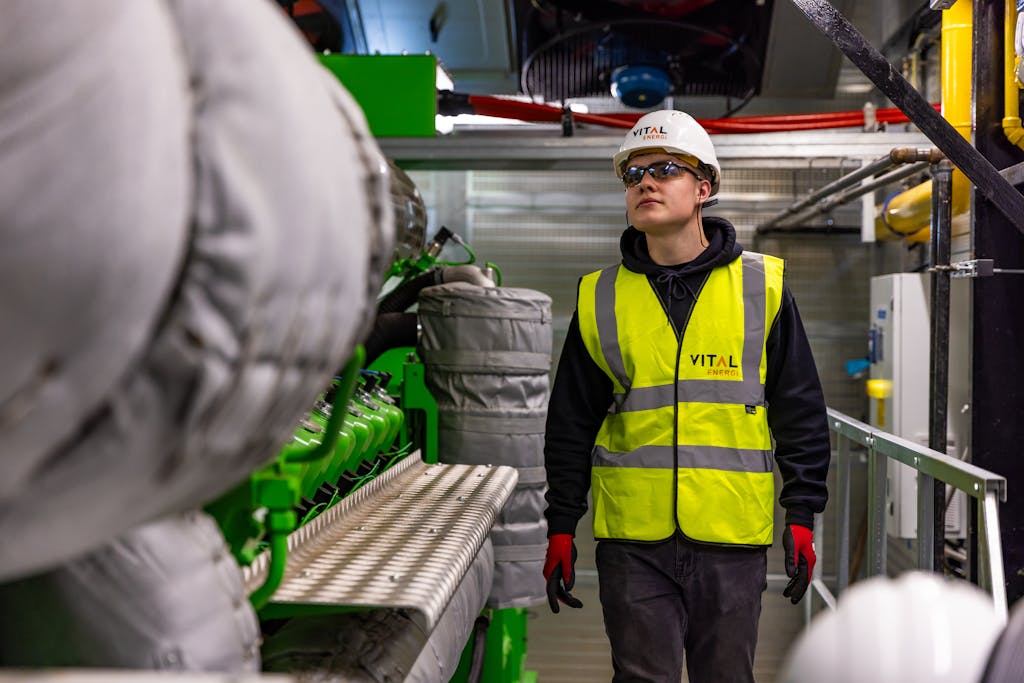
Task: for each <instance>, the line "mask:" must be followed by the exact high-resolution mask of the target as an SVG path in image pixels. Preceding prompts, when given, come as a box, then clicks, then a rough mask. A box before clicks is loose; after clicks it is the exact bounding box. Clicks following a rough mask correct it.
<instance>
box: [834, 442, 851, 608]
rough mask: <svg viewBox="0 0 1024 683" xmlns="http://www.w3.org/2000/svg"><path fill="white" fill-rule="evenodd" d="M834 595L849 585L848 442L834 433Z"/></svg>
mask: <svg viewBox="0 0 1024 683" xmlns="http://www.w3.org/2000/svg"><path fill="white" fill-rule="evenodd" d="M836 441H837V442H838V443H837V446H838V447H839V448H838V454H837V456H836V489H837V491H836V494H837V500H836V504H837V506H838V508H839V510H838V511H837V513H836V516H837V517H838V519H837V524H836V527H837V528H836V532H837V533H836V595H839V594H840V593H842V592H843V591H844V590H846V587H847V586H848V585H849V584H850V440H849V439H847V438H846V437H845V436H843V435H842V434H840V433H839V432H836Z"/></svg>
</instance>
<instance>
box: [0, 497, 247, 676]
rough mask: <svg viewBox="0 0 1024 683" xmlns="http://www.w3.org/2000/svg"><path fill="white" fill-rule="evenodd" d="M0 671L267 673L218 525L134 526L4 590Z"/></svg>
mask: <svg viewBox="0 0 1024 683" xmlns="http://www.w3.org/2000/svg"><path fill="white" fill-rule="evenodd" d="M0 614H2V615H3V618H2V619H0V666H3V667H40V666H47V667H90V668H91V667H106V668H128V669H166V670H182V671H222V672H231V673H252V672H257V671H259V670H260V658H259V644H260V628H259V623H258V622H257V619H256V613H255V612H254V611H253V609H252V606H251V605H250V604H249V601H248V600H247V599H246V596H245V590H244V586H243V585H242V575H241V571H240V570H239V568H238V564H237V563H236V562H235V560H234V558H232V557H231V555H230V553H229V552H228V549H227V546H226V544H225V542H224V538H223V537H222V536H221V534H220V530H219V529H218V528H217V525H216V524H215V523H214V521H213V520H212V519H211V518H210V517H209V516H208V515H206V514H205V513H199V512H192V513H184V514H179V515H174V516H172V517H168V518H166V519H162V520H159V521H156V522H151V523H149V524H146V525H143V526H141V527H138V528H136V529H132V530H131V531H129V532H128V533H126V534H124V535H123V536H121V537H120V538H118V539H117V540H115V541H113V542H111V543H108V544H107V545H104V546H102V547H100V548H97V549H95V550H93V551H91V552H89V553H87V554H86V555H83V556H81V557H76V558H75V559H73V560H71V561H70V562H67V563H66V564H64V565H63V566H61V567H60V568H58V569H55V570H51V571H48V572H44V573H42V574H38V575H35V576H32V577H29V578H25V579H19V580H16V581H13V582H11V583H8V584H0Z"/></svg>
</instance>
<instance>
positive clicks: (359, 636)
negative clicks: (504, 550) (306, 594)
mask: <svg viewBox="0 0 1024 683" xmlns="http://www.w3.org/2000/svg"><path fill="white" fill-rule="evenodd" d="M493 573H494V553H493V550H492V546H491V543H490V541H489V540H487V539H484V543H483V545H482V546H480V550H479V551H478V552H477V554H476V557H475V558H474V559H473V561H472V563H471V564H470V566H469V570H468V571H467V572H466V574H465V575H464V576H463V577H462V581H460V582H459V586H458V588H457V589H456V590H455V594H454V595H453V596H452V599H451V600H450V601H449V603H448V606H447V607H446V608H445V610H444V612H443V613H442V614H441V617H440V619H439V620H438V622H437V625H436V626H434V629H433V630H432V631H431V632H430V633H424V632H423V630H422V629H421V628H420V627H419V626H417V625H416V621H415V620H414V619H412V618H411V617H410V615H409V613H408V611H407V610H391V609H377V610H367V611H361V612H351V613H348V614H332V615H324V616H309V617H297V618H295V619H292V620H290V621H289V622H288V623H287V624H285V625H284V626H283V627H281V628H280V629H279V630H278V631H276V632H275V633H274V634H273V635H270V636H268V637H267V639H266V641H265V642H264V644H263V662H264V667H265V669H266V670H267V671H270V672H289V673H295V674H298V675H299V677H300V680H302V681H303V682H304V683H314V682H321V681H322V682H323V683H327V682H328V681H331V682H333V681H349V682H351V683H356V682H359V683H371V682H372V683H393V682H397V681H405V682H406V683H437V681H447V680H450V679H451V677H452V675H453V674H454V673H455V669H456V667H458V665H459V657H460V656H461V654H462V650H463V648H464V647H465V645H466V642H467V641H468V640H469V636H470V633H471V632H472V630H473V623H474V621H475V620H476V617H477V615H479V614H480V610H482V609H483V608H484V605H485V602H486V600H487V592H488V590H489V589H490V586H491V583H492V576H493Z"/></svg>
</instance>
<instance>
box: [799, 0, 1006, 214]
mask: <svg viewBox="0 0 1024 683" xmlns="http://www.w3.org/2000/svg"><path fill="white" fill-rule="evenodd" d="M793 3H794V4H795V5H796V6H797V8H798V9H800V11H801V12H803V13H804V15H805V16H806V17H807V18H808V19H809V20H810V21H811V23H813V24H814V25H815V26H817V27H818V29H819V30H821V32H822V33H824V34H825V36H826V37H828V38H829V39H830V40H832V42H833V43H835V45H836V47H838V48H839V49H840V50H842V52H843V54H845V55H846V57H847V58H848V59H849V60H850V61H852V62H853V63H854V64H856V65H857V67H858V68H860V70H861V71H862V72H864V75H865V76H867V77H868V78H870V79H871V81H872V82H873V83H874V84H875V86H876V87H877V88H878V89H879V90H881V91H882V92H883V93H884V94H885V95H886V97H888V98H889V100H890V101H892V103H893V104H895V105H896V106H897V107H899V108H900V110H901V111H902V112H903V113H904V114H906V115H907V117H908V118H909V119H910V120H911V121H912V122H913V123H914V124H915V125H917V127H918V128H920V129H921V132H923V133H924V134H925V135H927V136H928V139H929V140H931V141H932V142H933V143H934V144H935V146H936V147H938V148H939V149H940V150H942V151H943V152H944V153H945V155H946V156H947V157H948V158H949V159H950V161H952V162H953V163H954V164H955V165H956V166H957V168H959V169H960V170H961V171H963V172H964V174H965V175H966V176H967V177H968V178H970V180H971V182H973V183H974V185H975V186H976V187H977V189H978V192H980V193H981V194H982V195H984V196H985V197H986V198H988V199H989V200H990V201H991V202H992V204H993V205H994V206H995V207H996V208H997V209H999V211H1000V212H1001V213H1002V214H1003V215H1004V216H1006V218H1007V219H1008V220H1009V221H1010V223H1011V224H1013V225H1014V226H1015V227H1016V228H1017V229H1018V230H1019V231H1021V232H1022V233H1024V196H1021V194H1020V193H1019V192H1018V191H1017V190H1016V189H1015V188H1014V187H1013V186H1012V185H1010V184H1009V183H1008V182H1006V180H1005V179H1004V178H1003V177H1002V176H1000V175H999V172H998V171H997V170H996V169H995V167H993V166H992V164H991V163H990V162H989V161H988V159H986V158H985V157H984V156H982V155H981V153H980V152H978V150H976V149H974V147H973V146H971V144H970V143H969V142H968V141H967V140H965V139H964V138H963V136H961V135H960V133H958V132H957V131H956V129H955V128H953V127H952V126H951V125H950V124H949V122H947V121H946V120H945V119H943V118H942V116H940V115H939V113H938V112H936V111H935V109H934V108H933V107H932V105H931V104H930V103H928V102H927V101H925V99H924V98H923V97H922V96H921V95H920V93H918V92H917V91H916V90H914V88H913V87H911V85H910V84H909V83H908V82H907V81H906V79H905V78H903V76H902V75H900V73H899V72H898V71H896V69H895V68H893V66H892V64H890V63H889V61H888V60H886V58H885V57H883V56H882V54H881V53H880V52H879V51H878V50H877V49H875V47H874V46H873V45H871V43H869V42H868V41H867V40H865V39H864V36H862V35H861V34H860V32H859V31H857V29H856V28H855V27H854V26H853V25H852V24H850V22H849V21H848V20H847V19H846V17H844V16H843V15H842V14H840V13H839V12H838V11H837V10H836V8H835V7H833V6H832V5H831V4H830V3H828V2H827V1H826V0H793Z"/></svg>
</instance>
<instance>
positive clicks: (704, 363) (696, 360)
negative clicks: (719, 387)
mask: <svg viewBox="0 0 1024 683" xmlns="http://www.w3.org/2000/svg"><path fill="white" fill-rule="evenodd" d="M690 364H691V365H693V367H695V368H696V367H701V368H707V372H708V375H709V376H711V377H739V376H740V367H739V366H738V365H736V362H735V361H734V360H733V357H732V354H729V355H728V356H726V355H725V354H721V353H691V354H690Z"/></svg>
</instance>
